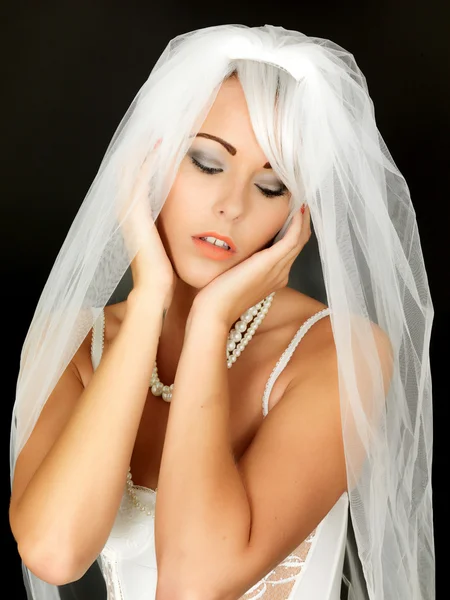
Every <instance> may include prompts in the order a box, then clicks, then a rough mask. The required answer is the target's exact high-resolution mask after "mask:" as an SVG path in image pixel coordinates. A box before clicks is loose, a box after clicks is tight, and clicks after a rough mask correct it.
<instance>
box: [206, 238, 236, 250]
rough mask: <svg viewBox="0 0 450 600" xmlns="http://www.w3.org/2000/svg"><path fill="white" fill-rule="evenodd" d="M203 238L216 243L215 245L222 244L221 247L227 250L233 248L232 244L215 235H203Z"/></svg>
mask: <svg viewBox="0 0 450 600" xmlns="http://www.w3.org/2000/svg"><path fill="white" fill-rule="evenodd" d="M200 239H201V240H205V242H209V243H210V244H214V245H215V246H220V247H221V248H225V250H231V248H230V246H229V245H228V244H226V243H225V242H223V241H222V240H218V239H216V238H215V237H211V236H208V237H201V238H200Z"/></svg>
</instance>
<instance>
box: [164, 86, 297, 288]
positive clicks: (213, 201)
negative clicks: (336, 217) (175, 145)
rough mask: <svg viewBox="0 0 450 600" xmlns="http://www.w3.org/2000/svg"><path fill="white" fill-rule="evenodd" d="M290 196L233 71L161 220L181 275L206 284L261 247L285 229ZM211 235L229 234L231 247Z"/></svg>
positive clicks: (185, 162)
mask: <svg viewBox="0 0 450 600" xmlns="http://www.w3.org/2000/svg"><path fill="white" fill-rule="evenodd" d="M213 138H214V139H213ZM219 140H220V141H219ZM289 201H290V194H289V191H288V190H287V189H286V187H285V186H284V184H283V183H282V182H281V180H280V179H279V177H278V176H277V175H276V173H275V172H274V171H273V170H272V169H271V168H270V165H269V163H268V161H267V158H266V157H265V156H264V154H263V152H262V150H261V148H260V146H259V145H258V143H257V141H256V138H255V135H254V132H253V129H252V126H251V122H250V116H249V113H248V108H247V104H246V101H245V96H244V92H243V90H242V87H241V85H240V83H239V81H238V79H237V78H230V79H228V80H227V81H225V82H224V83H223V85H222V87H221V89H220V91H219V93H218V94H217V97H216V100H215V102H214V104H213V106H212V107H211V110H210V111H209V113H208V116H207V118H206V119H205V121H204V123H203V125H202V127H201V129H200V131H199V133H198V134H197V136H196V137H195V138H194V139H193V141H192V144H191V146H190V148H189V150H188V152H187V154H186V156H185V157H184V158H183V160H182V162H181V164H180V167H179V170H178V173H177V176H176V178H175V181H174V184H173V186H172V188H171V191H170V193H169V195H168V197H167V199H166V202H165V203H164V206H163V208H162V210H161V212H160V215H159V217H158V220H157V226H158V230H159V232H160V235H161V239H162V241H163V244H164V246H165V249H166V252H167V254H168V256H169V258H170V259H171V262H172V264H173V266H174V269H175V271H176V273H177V275H178V276H179V277H180V278H181V279H182V280H183V281H184V282H185V283H187V284H188V285H190V286H192V287H194V288H197V289H201V288H203V287H204V286H205V285H207V284H208V283H209V282H210V281H212V280H213V279H214V278H215V277H217V276H218V275H220V274H221V273H223V272H224V271H226V270H228V269H230V268H231V267H233V266H235V265H237V264H238V263H240V262H242V261H244V260H245V259H246V258H248V257H250V256H251V255H252V254H254V253H255V252H257V251H258V250H261V249H262V248H264V247H265V246H267V245H268V244H269V243H270V242H271V240H273V238H274V237H275V236H276V234H277V233H278V232H279V230H280V229H281V228H282V226H283V224H284V222H285V221H286V219H287V217H288V215H289ZM199 237H208V238H209V241H201V240H199ZM212 238H216V239H219V238H225V240H224V241H225V242H226V243H227V244H228V245H230V246H231V247H232V249H231V250H226V249H225V250H224V249H222V248H220V247H218V246H217V244H216V243H214V240H213V239H212Z"/></svg>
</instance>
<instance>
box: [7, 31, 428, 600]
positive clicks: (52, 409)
mask: <svg viewBox="0 0 450 600" xmlns="http://www.w3.org/2000/svg"><path fill="white" fill-rule="evenodd" d="M310 218H311V219H312V222H313V224H314V228H315V232H316V235H317V241H318V244H319V252H320V259H321V263H322V267H323V278H324V283H325V290H326V297H327V303H326V304H325V303H322V302H321V301H319V300H317V299H315V298H313V297H310V296H307V295H305V294H302V293H300V292H298V291H295V290H293V289H290V288H288V287H287V283H288V279H289V275H290V269H291V267H292V264H293V262H294V260H295V259H296V257H297V256H298V255H299V253H300V252H301V251H302V249H303V247H304V246H305V244H306V243H307V241H308V239H309V237H310V234H311V229H310ZM153 222H156V227H155V226H154V224H153ZM130 264H131V269H132V275H133V289H132V290H131V292H130V293H129V294H128V295H127V297H126V299H125V300H124V301H122V302H112V303H108V301H109V298H110V297H111V294H112V293H113V291H114V290H115V289H116V287H117V285H118V283H119V282H120V280H121V279H122V277H123V275H124V272H125V270H126V269H127V267H128V266H129V265H130ZM106 305H107V306H106ZM432 314H433V311H432V304H431V299H430V295H429V290H428V286H427V282H426V274H425V270H424V266H423V259H422V255H421V251H420V243H419V239H418V235H417V229H416V224H415V219H414V213H413V210H412V205H411V201H410V198H409V193H408V188H407V186H406V183H405V182H404V180H403V178H402V176H401V174H400V173H399V172H398V170H397V169H396V167H395V165H394V163H393V161H392V159H391V158H390V156H389V153H388V152H387V150H386V148H385V147H384V145H383V143H382V140H381V137H380V136H379V133H378V131H377V129H376V126H375V121H374V117H373V110H372V105H371V101H370V98H369V96H368V93H367V87H366V84H365V80H364V77H363V76H362V74H361V72H360V71H359V69H358V68H357V66H356V64H355V62H354V60H353V58H352V57H351V55H349V54H348V53H346V52H345V51H344V50H343V49H342V48H339V47H338V46H336V45H335V44H333V43H331V42H328V41H326V40H321V39H319V38H308V37H307V36H304V35H303V34H300V33H297V32H290V31H286V30H284V29H283V28H276V27H271V26H264V27H260V28H247V27H241V26H220V27H215V28H209V29H206V30H200V31H197V32H193V33H190V34H186V35H185V36H180V37H179V38H176V39H175V40H174V41H173V42H171V44H169V46H168V47H167V48H166V50H165V52H164V53H163V55H162V57H161V58H160V60H159V61H158V63H157V64H156V66H155V68H154V69H153V71H152V73H151V75H150V77H149V79H148V81H147V82H146V83H145V84H144V86H143V87H142V88H141V90H140V91H139V93H138V95H137V97H136V98H135V100H134V102H133V104H132V106H131V107H130V110H129V111H128V113H127V115H126V116H125V118H124V120H123V121H122V123H121V125H120V127H119V129H118V131H117V132H116V135H115V136H114V139H113V141H112V142H111V144H110V146H109V148H108V150H107V153H106V156H105V159H104V161H103V163H102V165H101V166H100V169H99V173H98V175H97V177H96V179H95V181H94V183H93V185H92V186H91V188H90V190H89V192H88V195H87V197H86V199H85V202H84V203H83V205H82V207H81V209H80V211H79V213H78V215H77V218H76V219H75V221H74V224H73V226H72V228H71V231H70V232H69V235H68V237H67V239H66V242H65V244H64V246H63V248H62V250H61V253H60V255H59V256H58V259H57V261H56V263H55V267H54V269H53V271H52V273H51V275H50V278H49V281H48V283H47V285H46V288H45V289H44V292H43V294H42V297H41V299H40V303H39V305H38V308H37V310H36V314H35V316H34V319H33V322H32V324H31V327H30V331H29V333H28V336H27V339H26V341H25V344H24V349H23V353H22V357H21V369H20V373H19V381H18V391H17V398H16V403H15V407H14V414H13V426H12V437H11V442H12V443H11V446H12V447H11V457H12V467H11V470H12V475H13V477H12V496H11V508H10V523H11V528H12V531H13V534H14V536H15V538H16V540H17V543H18V549H19V553H20V555H21V557H22V560H23V563H24V565H25V567H26V569H25V574H26V579H25V582H26V585H27V587H28V589H29V590H30V591H31V594H32V597H33V598H36V599H37V600H41V598H42V599H45V600H47V599H49V598H57V597H58V595H57V594H58V588H57V586H61V585H64V584H67V583H69V582H73V581H77V580H79V579H80V578H81V577H82V576H83V574H84V573H86V571H87V570H88V568H89V567H90V566H91V565H92V564H93V563H94V562H95V560H96V559H97V557H98V558H99V564H100V565H101V569H102V572H103V576H104V578H105V582H106V585H107V588H108V598H109V599H110V600H112V599H115V598H126V599H127V600H136V599H137V598H144V597H145V598H153V597H154V598H157V599H158V600H162V599H164V598H166V597H167V598H169V597H170V598H172V597H174V596H176V597H178V596H180V595H183V597H184V596H189V597H191V596H195V597H201V598H205V597H211V598H220V599H225V598H226V599H228V598H230V599H232V598H239V597H241V596H242V595H246V596H247V597H249V598H250V597H253V595H255V597H256V596H258V597H259V596H261V594H264V593H265V594H266V595H267V596H266V597H268V598H270V594H271V593H272V592H271V591H270V589H273V587H274V586H275V587H276V588H277V589H276V590H274V592H273V593H275V594H279V593H281V594H282V597H283V598H291V599H292V598H295V600H303V599H304V598H308V600H309V599H310V598H315V597H317V598H320V599H321V600H322V599H325V600H327V599H329V600H331V599H335V598H338V597H339V594H340V587H341V585H340V584H341V576H342V562H343V551H344V535H343V532H344V533H345V528H346V519H347V506H348V504H349V506H350V515H351V522H352V525H353V528H354V531H355V538H356V542H357V552H358V555H359V558H360V561H361V564H362V570H363V573H364V576H363V577H361V576H358V571H357V568H356V563H357V562H358V561H357V559H356V556H355V555H352V554H351V553H349V561H348V562H349V568H350V580H349V581H347V580H346V582H347V583H348V585H349V587H350V595H351V597H354V598H363V597H364V593H365V592H364V590H365V588H367V593H368V595H369V597H370V598H371V599H376V600H381V599H383V600H387V599H388V598H405V599H406V598H408V599H410V598H432V597H433V581H434V573H433V549H432V522H431V489H430V477H429V469H430V461H431V454H430V452H431V449H430V442H431V438H432V436H431V430H430V422H431V416H430V412H431V393H430V390H431V382H430V375H429V361H428V354H427V352H428V343H429V332H430V326H431V320H432ZM266 416H267V418H266ZM349 501H350V502H349ZM294 563H295V565H294V566H292V565H293V564H294ZM283 569H288V570H289V569H290V572H289V573H288V574H287V575H288V576H287V577H284V576H283V572H284V571H283ZM271 578H272V579H271ZM274 580H276V581H274ZM282 580H285V581H282ZM280 582H281V583H280ZM281 585H283V586H285V587H284V588H283V589H282V591H281V592H280V590H281V588H280V587H279V586H281ZM277 597H280V596H279V595H278V596H277Z"/></svg>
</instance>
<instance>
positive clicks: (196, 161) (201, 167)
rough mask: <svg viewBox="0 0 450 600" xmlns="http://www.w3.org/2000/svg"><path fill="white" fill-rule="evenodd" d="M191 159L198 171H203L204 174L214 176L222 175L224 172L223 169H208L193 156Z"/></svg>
mask: <svg viewBox="0 0 450 600" xmlns="http://www.w3.org/2000/svg"><path fill="white" fill-rule="evenodd" d="M190 158H191V160H192V162H193V163H194V165H195V166H196V167H197V169H200V171H203V173H208V175H214V174H215V173H222V171H223V169H215V168H213V167H207V166H206V165H204V164H202V163H201V162H199V161H198V160H197V159H195V158H194V157H193V156H191V157H190Z"/></svg>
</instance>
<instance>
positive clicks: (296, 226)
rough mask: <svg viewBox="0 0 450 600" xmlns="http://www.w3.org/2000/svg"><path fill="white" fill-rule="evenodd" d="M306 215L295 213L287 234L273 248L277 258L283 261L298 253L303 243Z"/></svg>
mask: <svg viewBox="0 0 450 600" xmlns="http://www.w3.org/2000/svg"><path fill="white" fill-rule="evenodd" d="M303 222H304V215H302V213H301V212H300V210H298V211H295V213H294V214H293V216H292V219H291V222H290V224H289V226H288V228H287V230H286V233H285V234H284V236H283V237H282V239H281V240H279V241H278V242H277V243H276V244H274V245H273V246H272V248H273V249H274V252H275V253H276V255H277V258H278V259H279V260H281V259H282V258H283V257H288V255H290V254H293V253H295V252H297V250H298V247H299V245H300V242H301V234H302V230H303Z"/></svg>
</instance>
